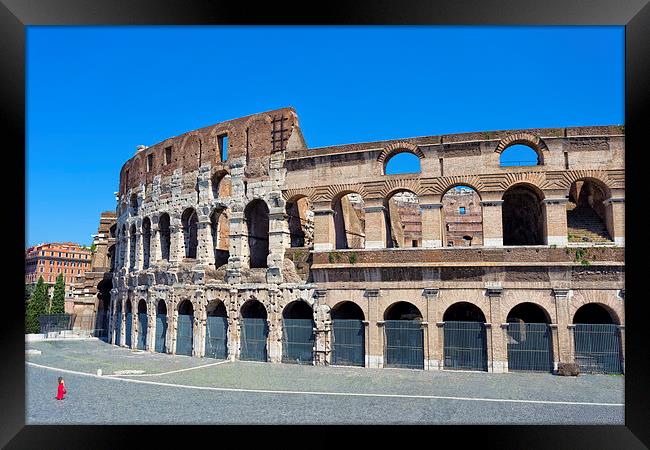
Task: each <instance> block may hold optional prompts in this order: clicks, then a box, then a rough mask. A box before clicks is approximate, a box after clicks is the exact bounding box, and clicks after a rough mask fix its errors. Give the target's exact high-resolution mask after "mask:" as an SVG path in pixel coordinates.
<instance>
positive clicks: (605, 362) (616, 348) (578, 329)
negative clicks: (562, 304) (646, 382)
mask: <svg viewBox="0 0 650 450" xmlns="http://www.w3.org/2000/svg"><path fill="white" fill-rule="evenodd" d="M617 321H618V320H617V318H616V317H615V316H614V315H613V313H612V312H611V311H609V310H608V309H607V308H606V307H605V306H603V305H600V304H598V303H587V304H586V305H583V306H581V307H580V308H579V309H578V310H577V311H576V313H575V315H574V316H573V323H574V328H573V338H574V346H575V361H576V363H577V364H578V366H579V367H580V371H581V372H586V373H622V372H623V364H622V353H621V333H620V329H619V326H618V325H617V323H616V322H617Z"/></svg>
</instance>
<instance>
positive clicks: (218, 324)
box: [205, 316, 228, 359]
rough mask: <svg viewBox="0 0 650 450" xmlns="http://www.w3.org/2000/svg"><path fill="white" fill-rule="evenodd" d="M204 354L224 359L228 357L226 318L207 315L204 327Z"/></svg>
mask: <svg viewBox="0 0 650 450" xmlns="http://www.w3.org/2000/svg"><path fill="white" fill-rule="evenodd" d="M205 356H206V357H208V358H217V359H226V358H227V357H228V318H227V317H216V316H208V320H207V322H206V327H205Z"/></svg>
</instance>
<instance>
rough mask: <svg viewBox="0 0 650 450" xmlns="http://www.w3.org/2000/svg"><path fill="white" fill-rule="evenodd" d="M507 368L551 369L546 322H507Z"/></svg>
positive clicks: (549, 370)
mask: <svg viewBox="0 0 650 450" xmlns="http://www.w3.org/2000/svg"><path fill="white" fill-rule="evenodd" d="M507 334H508V370H513V371H526V372H551V371H553V352H552V350H551V348H552V347H551V328H550V327H549V326H548V324H546V323H523V322H522V323H510V324H508V333H507Z"/></svg>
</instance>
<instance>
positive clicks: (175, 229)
mask: <svg viewBox="0 0 650 450" xmlns="http://www.w3.org/2000/svg"><path fill="white" fill-rule="evenodd" d="M169 222H170V223H169V241H170V242H169V262H170V263H178V262H180V261H182V260H183V258H184V257H185V242H184V241H183V227H182V226H181V219H180V218H179V217H176V216H170V218H169Z"/></svg>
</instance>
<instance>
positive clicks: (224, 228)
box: [210, 209, 230, 267]
mask: <svg viewBox="0 0 650 450" xmlns="http://www.w3.org/2000/svg"><path fill="white" fill-rule="evenodd" d="M210 235H211V236H212V248H213V249H214V265H215V267H220V266H222V265H224V264H226V263H228V258H229V256H230V251H229V246H228V244H229V240H230V222H229V221H228V214H227V210H226V209H215V210H214V211H212V214H210Z"/></svg>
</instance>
